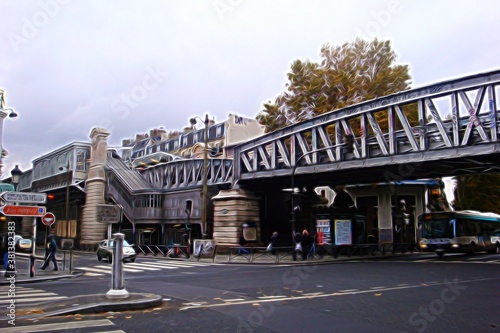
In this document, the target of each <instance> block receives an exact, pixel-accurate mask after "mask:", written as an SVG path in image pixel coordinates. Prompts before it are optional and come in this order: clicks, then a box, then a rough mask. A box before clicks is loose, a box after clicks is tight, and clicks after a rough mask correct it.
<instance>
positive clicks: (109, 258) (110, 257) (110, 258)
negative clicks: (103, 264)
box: [107, 254, 113, 264]
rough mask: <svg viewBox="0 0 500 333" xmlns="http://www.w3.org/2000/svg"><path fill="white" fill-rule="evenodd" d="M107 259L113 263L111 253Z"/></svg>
mask: <svg viewBox="0 0 500 333" xmlns="http://www.w3.org/2000/svg"><path fill="white" fill-rule="evenodd" d="M107 259H108V262H109V263H110V264H111V263H113V257H112V256H111V254H108V256H107Z"/></svg>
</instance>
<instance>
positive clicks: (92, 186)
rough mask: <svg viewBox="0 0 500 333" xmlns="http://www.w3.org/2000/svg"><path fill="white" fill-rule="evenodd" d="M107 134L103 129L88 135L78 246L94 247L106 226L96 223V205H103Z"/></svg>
mask: <svg viewBox="0 0 500 333" xmlns="http://www.w3.org/2000/svg"><path fill="white" fill-rule="evenodd" d="M108 136H109V132H108V131H107V130H106V129H104V128H94V129H93V130H92V132H91V133H90V137H91V139H92V149H91V151H90V167H89V172H88V178H87V181H86V183H85V187H86V194H85V195H86V198H85V206H83V213H82V228H81V235H80V236H81V241H80V245H83V246H87V245H96V244H98V243H99V242H100V241H101V240H102V239H103V238H104V237H105V232H106V227H107V226H106V224H105V223H100V222H97V205H100V204H104V203H105V202H104V192H105V187H106V175H105V171H104V165H105V164H106V157H107V148H108V142H107V140H108Z"/></svg>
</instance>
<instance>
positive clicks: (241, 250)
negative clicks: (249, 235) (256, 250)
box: [238, 234, 250, 255]
mask: <svg viewBox="0 0 500 333" xmlns="http://www.w3.org/2000/svg"><path fill="white" fill-rule="evenodd" d="M239 237H240V238H239V241H238V243H239V244H240V247H239V248H238V255H242V254H249V253H250V251H248V249H247V248H245V245H246V244H247V240H246V239H245V237H244V236H243V235H242V234H239Z"/></svg>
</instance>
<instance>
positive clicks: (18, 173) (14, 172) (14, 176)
mask: <svg viewBox="0 0 500 333" xmlns="http://www.w3.org/2000/svg"><path fill="white" fill-rule="evenodd" d="M10 174H11V176H12V183H13V184H19V178H20V177H21V175H22V174H23V172H22V171H21V169H19V165H17V164H16V166H15V167H14V169H12V170H11V172H10Z"/></svg>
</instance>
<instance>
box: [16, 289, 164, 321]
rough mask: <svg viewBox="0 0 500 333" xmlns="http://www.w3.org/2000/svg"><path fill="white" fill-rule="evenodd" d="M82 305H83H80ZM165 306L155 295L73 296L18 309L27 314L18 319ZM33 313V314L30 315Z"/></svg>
mask: <svg viewBox="0 0 500 333" xmlns="http://www.w3.org/2000/svg"><path fill="white" fill-rule="evenodd" d="M80 303H82V304H80ZM162 304H163V297H162V296H161V295H155V294H147V293H145V294H138V293H130V294H129V295H128V296H127V297H126V298H109V297H108V296H107V295H105V294H94V295H83V296H73V297H68V298H65V299H62V300H57V301H51V302H45V303H39V304H37V305H35V306H33V307H29V306H27V307H23V308H20V309H18V311H20V312H26V314H21V315H17V316H16V318H18V319H35V318H40V317H52V316H60V315H65V314H88V313H98V312H106V311H124V310H143V309H147V308H151V307H157V306H160V305H162ZM30 312H31V313H30Z"/></svg>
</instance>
